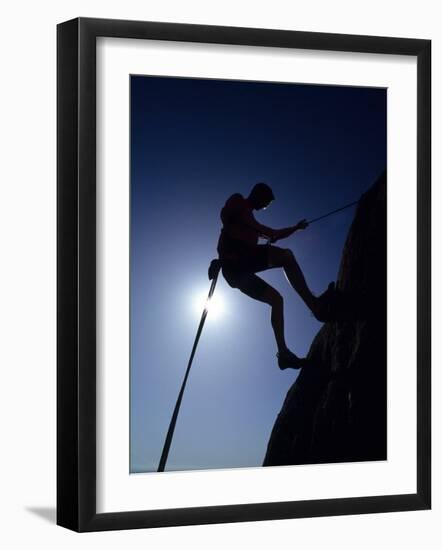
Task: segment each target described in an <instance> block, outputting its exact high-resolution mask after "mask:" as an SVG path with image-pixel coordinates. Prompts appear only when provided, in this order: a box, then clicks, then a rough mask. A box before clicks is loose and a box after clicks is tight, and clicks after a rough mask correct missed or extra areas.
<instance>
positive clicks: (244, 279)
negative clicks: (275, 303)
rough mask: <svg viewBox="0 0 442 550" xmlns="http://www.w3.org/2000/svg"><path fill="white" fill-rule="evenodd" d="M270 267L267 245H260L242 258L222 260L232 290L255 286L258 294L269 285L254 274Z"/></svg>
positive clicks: (223, 271)
mask: <svg viewBox="0 0 442 550" xmlns="http://www.w3.org/2000/svg"><path fill="white" fill-rule="evenodd" d="M270 267H271V266H270V263H269V245H266V244H258V245H256V247H254V248H253V249H252V250H250V251H247V253H245V254H242V255H241V256H240V257H237V258H234V259H229V258H223V259H222V274H223V276H224V279H225V280H226V281H227V283H228V284H229V285H230V286H231V287H232V288H242V287H244V286H245V285H247V287H251V286H253V287H256V288H255V290H256V291H257V292H258V293H259V292H260V291H263V290H264V289H266V288H267V286H268V285H267V283H265V282H264V281H263V280H262V279H260V278H259V277H256V276H254V274H255V273H257V272H259V271H264V270H266V269H269V268H270ZM258 287H259V288H258Z"/></svg>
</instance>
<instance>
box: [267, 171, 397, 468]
mask: <svg viewBox="0 0 442 550" xmlns="http://www.w3.org/2000/svg"><path fill="white" fill-rule="evenodd" d="M386 237H387V235H386V175H385V173H384V174H383V175H382V176H380V177H379V179H378V180H377V181H376V183H375V184H374V185H373V186H372V187H371V188H370V189H369V190H368V191H367V192H366V193H365V194H364V195H363V196H362V198H361V201H360V202H359V204H358V207H357V210H356V213H355V217H354V220H353V223H352V225H351V227H350V230H349V233H348V236H347V240H346V243H345V246H344V250H343V254H342V259H341V265H340V269H339V275H338V281H337V288H338V300H337V302H338V312H339V320H338V321H335V322H332V323H326V324H325V325H323V327H322V328H321V330H320V331H319V332H318V334H317V335H316V337H315V339H314V340H313V343H312V345H311V348H310V351H309V353H308V357H309V359H310V363H311V364H310V365H309V366H308V367H305V368H304V369H303V370H302V371H301V373H300V374H299V376H298V378H297V380H296V382H295V383H294V384H293V386H292V387H291V388H290V390H289V392H288V394H287V396H286V399H285V401H284V404H283V407H282V409H281V412H280V413H279V415H278V417H277V419H276V422H275V425H274V427H273V430H272V434H271V437H270V440H269V443H268V447H267V453H266V456H265V459H264V464H263V465H264V466H277V465H289V464H309V463H325V462H346V461H363V460H383V459H386V453H387V445H386V414H387V413H386V367H387V363H386V360H387V357H386V354H387V341H386V337H387V334H386V330H387V327H386V321H387V319H386V313H387V311H386V278H387V265H386V240H387V239H386Z"/></svg>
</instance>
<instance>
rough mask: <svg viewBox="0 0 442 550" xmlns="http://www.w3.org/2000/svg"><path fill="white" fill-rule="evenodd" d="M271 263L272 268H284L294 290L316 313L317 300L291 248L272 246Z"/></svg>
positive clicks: (270, 249) (270, 251) (270, 252)
mask: <svg viewBox="0 0 442 550" xmlns="http://www.w3.org/2000/svg"><path fill="white" fill-rule="evenodd" d="M269 262H270V267H282V269H283V270H284V273H285V276H286V277H287V280H288V281H289V283H290V284H291V286H292V287H293V289H294V290H296V292H297V293H298V294H299V295H300V296H301V298H302V299H303V300H304V302H305V304H306V305H307V307H308V308H309V309H311V310H312V311H314V309H315V307H316V306H317V298H316V296H315V295H314V294H313V293H312V292H311V290H310V289H309V287H308V285H307V282H306V280H305V277H304V274H303V273H302V271H301V268H300V267H299V265H298V262H297V261H296V258H295V256H294V254H293V252H292V251H291V250H290V249H289V248H280V247H278V246H270V247H269Z"/></svg>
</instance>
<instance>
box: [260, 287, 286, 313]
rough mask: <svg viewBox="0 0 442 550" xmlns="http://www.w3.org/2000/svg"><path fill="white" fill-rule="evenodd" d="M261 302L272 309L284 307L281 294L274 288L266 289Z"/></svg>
mask: <svg viewBox="0 0 442 550" xmlns="http://www.w3.org/2000/svg"><path fill="white" fill-rule="evenodd" d="M263 301H264V302H265V303H266V304H269V306H271V307H272V308H275V309H282V308H283V306H284V299H283V297H282V296H281V294H280V293H279V292H278V291H277V290H276V289H274V288H268V289H267V290H266V292H265V293H264V295H263Z"/></svg>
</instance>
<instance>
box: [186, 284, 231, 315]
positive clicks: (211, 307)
mask: <svg viewBox="0 0 442 550" xmlns="http://www.w3.org/2000/svg"><path fill="white" fill-rule="evenodd" d="M193 306H194V307H193V309H194V311H195V314H196V315H197V316H201V314H202V313H203V310H204V308H205V307H207V311H208V317H209V318H211V319H219V318H220V317H222V315H223V313H224V311H225V302H224V300H223V297H222V295H221V293H218V294H217V292H216V291H215V294H214V295H213V296H212V298H211V299H210V300H209V301H207V292H200V293H198V294H196V296H195V298H194V303H193Z"/></svg>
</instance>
